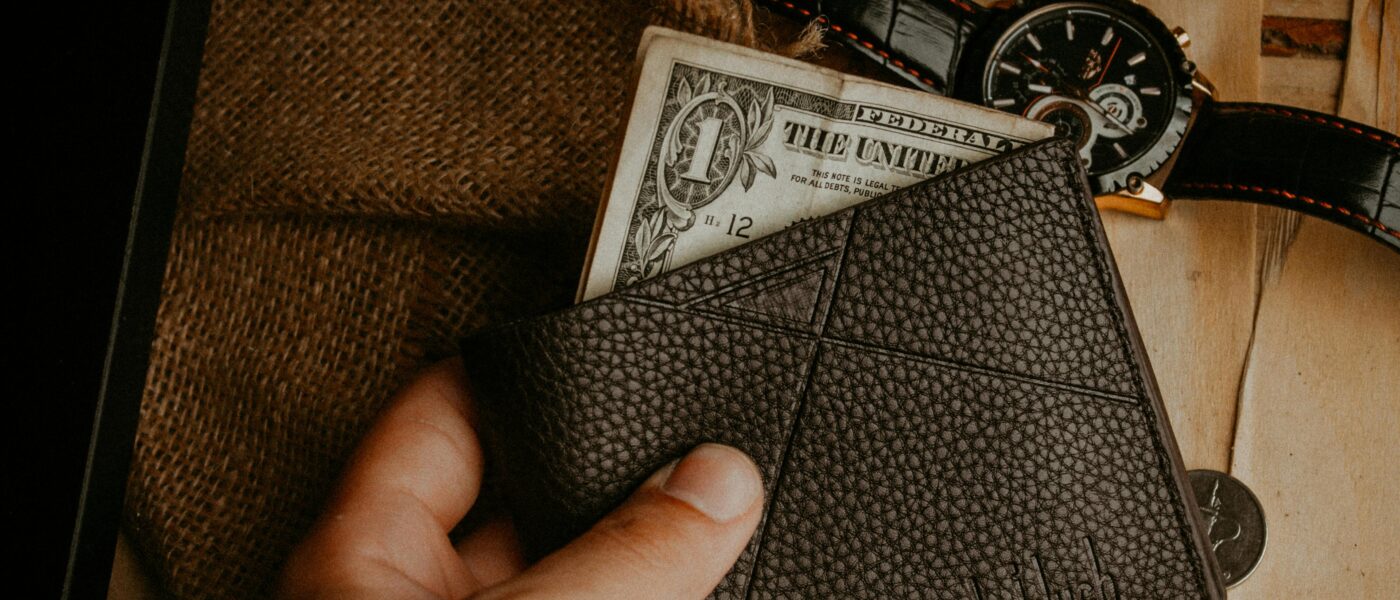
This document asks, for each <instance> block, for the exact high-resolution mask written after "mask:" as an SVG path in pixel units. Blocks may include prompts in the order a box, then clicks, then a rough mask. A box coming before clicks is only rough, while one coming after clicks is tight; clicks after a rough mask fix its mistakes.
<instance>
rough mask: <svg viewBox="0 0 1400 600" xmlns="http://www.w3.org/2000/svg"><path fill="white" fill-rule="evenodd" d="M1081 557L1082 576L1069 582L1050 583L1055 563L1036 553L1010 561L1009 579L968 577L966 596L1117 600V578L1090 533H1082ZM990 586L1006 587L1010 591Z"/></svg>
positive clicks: (1016, 599)
mask: <svg viewBox="0 0 1400 600" xmlns="http://www.w3.org/2000/svg"><path fill="white" fill-rule="evenodd" d="M1083 559H1084V562H1083V564H1081V565H1079V567H1080V569H1078V570H1079V571H1080V572H1081V573H1083V577H1082V578H1081V579H1078V580H1070V582H1069V584H1068V585H1055V584H1053V583H1051V580H1052V579H1054V577H1053V575H1052V573H1053V571H1054V565H1051V564H1048V563H1047V562H1046V561H1045V559H1043V558H1041V556H1040V554H1039V553H1037V554H1032V555H1031V556H1029V557H1027V559H1026V561H1025V564H1018V565H1012V568H1013V569H1014V573H1013V575H1012V577H1011V579H1010V580H1003V581H995V582H992V581H988V582H987V583H983V580H982V579H979V578H977V577H970V578H968V581H967V586H968V589H969V596H968V597H969V598H972V599H974V600H1002V599H1006V600H1042V599H1044V600H1052V599H1053V600H1118V599H1119V598H1120V596H1119V594H1118V582H1117V581H1115V580H1114V578H1113V576H1112V575H1109V574H1107V573H1105V572H1104V569H1103V561H1102V560H1100V558H1099V549H1098V545H1097V544H1095V543H1094V538H1093V537H1091V536H1084V556H1083ZM991 584H995V585H991ZM989 589H1002V590H1009V595H1008V594H1007V593H995V592H990V591H988V590H989Z"/></svg>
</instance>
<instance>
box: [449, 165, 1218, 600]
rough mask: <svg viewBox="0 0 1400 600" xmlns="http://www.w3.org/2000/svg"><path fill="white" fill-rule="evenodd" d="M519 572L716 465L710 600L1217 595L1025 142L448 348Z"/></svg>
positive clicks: (1087, 247)
mask: <svg viewBox="0 0 1400 600" xmlns="http://www.w3.org/2000/svg"><path fill="white" fill-rule="evenodd" d="M462 352H463V355H464V356H463V357H464V362H465V364H466V366H467V370H468V375H469V376H470V377H471V379H472V381H473V385H474V386H475V387H476V393H477V401H478V403H479V410H480V415H481V423H482V428H483V436H484V440H485V444H486V448H487V451H488V452H489V454H490V457H491V460H492V461H493V463H492V464H493V465H494V467H495V468H499V469H500V473H499V475H500V478H499V480H498V481H499V482H500V492H501V493H502V494H503V499H504V500H505V502H506V504H507V506H509V507H510V510H511V511H512V512H513V516H514V519H515V523H516V524H517V526H518V528H519V530H520V534H521V537H522V541H523V543H524V544H525V546H526V548H527V549H528V551H529V552H530V553H531V554H532V555H533V556H539V555H542V554H544V553H546V552H548V551H550V550H552V549H555V548H557V547H559V546H561V545H563V544H565V543H566V542H567V541H569V540H570V539H572V538H573V537H575V536H577V535H578V534H579V533H581V532H583V531H584V530H585V529H586V528H588V527H589V526H590V525H591V524H592V523H594V522H596V521H597V520H598V519H599V518H600V517H602V516H603V515H604V514H606V513H607V512H608V511H610V510H611V509H613V508H614V507H616V506H617V505H618V504H619V503H620V502H621V501H622V500H623V499H625V498H626V496H627V495H628V494H629V493H630V492H631V490H633V489H635V487H636V486H637V485H639V484H640V483H641V482H642V481H643V480H644V479H645V478H646V477H647V476H648V475H649V474H650V473H652V472H653V471H654V470H655V469H657V468H659V467H661V466H663V465H664V464H666V463H667V462H669V461H671V460H673V459H676V458H678V457H680V456H682V455H683V454H684V453H685V452H686V451H688V450H689V449H690V448H692V447H694V446H695V445H697V444H699V443H702V442H707V441H713V442H720V443H725V444H730V445H733V446H736V447H738V448H740V449H742V450H744V451H745V452H748V453H749V454H750V455H751V456H752V457H753V458H754V460H755V461H756V462H757V464H758V465H759V467H760V470H761V472H762V473H763V476H764V482H765V490H766V496H765V498H766V500H765V503H766V504H765V516H764V519H763V522H762V523H761V524H760V525H759V529H758V532H757V533H756V534H755V536H754V538H753V540H752V541H751V542H750V544H749V546H748V548H747V549H746V550H745V552H744V553H743V555H742V556H741V558H740V559H739V561H738V563H737V564H736V566H735V568H734V570H733V571H731V572H730V573H729V574H728V575H727V576H726V577H725V579H724V580H723V581H722V582H721V584H720V585H719V587H718V588H717V589H716V590H715V593H714V596H715V597H717V598H906V597H908V598H976V599H982V600H987V599H991V598H1026V599H1030V598H1062V597H1063V598H1069V597H1073V598H1084V599H1088V598H1223V597H1224V592H1223V587H1222V585H1221V583H1220V581H1219V577H1218V575H1217V574H1216V568H1215V566H1214V563H1213V560H1214V558H1213V556H1212V555H1211V553H1210V551H1209V549H1208V546H1207V543H1206V540H1205V538H1204V537H1203V530H1202V527H1201V524H1200V523H1199V521H1198V511H1197V508H1196V506H1195V504H1194V500H1193V498H1192V497H1191V495H1190V494H1189V493H1187V490H1189V487H1188V485H1189V484H1188V483H1187V480H1186V478H1185V475H1184V473H1183V470H1182V466H1181V459H1180V456H1179V454H1178V452H1177V450H1176V447H1175V443H1174V440H1173V438H1172V435H1171V430H1170V427H1169V425H1168V423H1167V419H1166V415H1165V414H1164V411H1163V408H1162V404H1161V400H1160V398H1159V396H1158V392H1157V387H1156V383H1155V381H1154V380H1153V377H1152V373H1151V369H1150V367H1149V365H1148V363H1147V358H1146V354H1145V352H1144V350H1143V347H1142V343H1141V341H1140V340H1139V339H1138V337H1137V334H1136V328H1135V325H1134V323H1133V321H1132V317H1131V313H1130V310H1129V308H1128V305H1127V302H1126V300H1125V298H1124V294H1123V289H1122V286H1121V284H1120V282H1119V280H1118V276H1117V271H1116V269H1115V267H1114V265H1113V262H1112V258H1111V256H1110V254H1109V252H1108V249H1107V246H1106V243H1105V241H1104V237H1103V232H1102V228H1101V225H1100V224H1099V221H1098V217H1097V213H1096V212H1095V209H1094V203H1093V199H1092V198H1091V197H1090V194H1089V190H1088V182H1087V179H1086V176H1085V175H1084V173H1083V170H1082V168H1081V166H1080V163H1079V161H1078V159H1077V156H1076V154H1075V152H1074V150H1073V148H1072V146H1071V145H1070V144H1069V143H1068V142H1067V141H1064V140H1050V141H1046V142H1039V143H1036V144H1032V145H1029V146H1026V147H1024V148H1021V149H1018V150H1015V151H1012V152H1009V153H1007V154H1005V155H1002V156H1000V157H996V158H993V159H990V160H987V161H983V162H981V163H978V164H975V165H972V166H969V167H966V168H964V169H961V170H959V171H956V172H953V173H950V174H947V175H945V176H941V177H938V178H935V179H932V180H929V181H928V182H925V183H922V184H918V185H915V186H913V187H910V188H906V189H903V190H899V191H896V192H894V193H892V194H890V195H887V196H885V197H882V198H878V199H875V200H871V201H869V202H867V203H864V204H861V205H857V206H855V207H853V208H851V209H847V210H845V211H842V212H839V213H836V214H833V215H831V216H829V217H825V218H822V219H817V220H814V221H809V222H805V223H801V224H798V225H796V226H794V227H792V228H790V229H787V230H784V231H782V232H779V233H777V234H774V235H771V236H768V237H765V238H762V239H759V240H755V241H753V242H750V243H748V244H745V245H743V246H739V247H737V248H734V249H732V250H729V251H726V252H724V253H722V254H719V255H716V256H713V257H711V258H708V259H705V260H702V261H699V262H696V263H692V264H690V265H687V266H685V267H683V268H681V269H678V270H676V271H673V272H671V273H667V274H663V275H661V276H658V277H656V278H654V279H650V280H646V281H643V282H641V283H639V284H636V285H634V286H632V287H630V288H627V289H623V290H620V291H617V292H614V293H612V294H608V295H605V296H602V297H600V298H597V299H595V300H591V301H588V302H584V303H582V304H579V305H577V306H574V307H572V308H568V309H565V310H563V311H561V312H557V313H553V314H549V315H545V316H543V317H539V318H536V319H532V320H528V321H524V322H518V323H514V324H509V325H505V326H501V327H498V328H494V329H489V330H486V331H482V332H479V333H477V334H474V335H472V336H470V337H468V338H467V339H465V340H464V341H463V342H462Z"/></svg>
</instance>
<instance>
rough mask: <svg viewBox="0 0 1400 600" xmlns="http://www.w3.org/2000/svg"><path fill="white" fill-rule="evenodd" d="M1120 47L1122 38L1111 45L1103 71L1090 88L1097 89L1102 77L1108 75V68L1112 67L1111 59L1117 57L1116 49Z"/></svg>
mask: <svg viewBox="0 0 1400 600" xmlns="http://www.w3.org/2000/svg"><path fill="white" fill-rule="evenodd" d="M1122 45H1123V38H1122V37H1119V38H1118V41H1117V42H1115V43H1114V44H1113V52H1110V53H1108V62H1105V63H1104V64H1103V70H1101V71H1099V80H1098V81H1095V82H1094V85H1093V86H1091V87H1099V84H1100V83H1103V77H1104V75H1108V68H1109V67H1111V66H1113V57H1115V56H1118V47H1119V46H1122Z"/></svg>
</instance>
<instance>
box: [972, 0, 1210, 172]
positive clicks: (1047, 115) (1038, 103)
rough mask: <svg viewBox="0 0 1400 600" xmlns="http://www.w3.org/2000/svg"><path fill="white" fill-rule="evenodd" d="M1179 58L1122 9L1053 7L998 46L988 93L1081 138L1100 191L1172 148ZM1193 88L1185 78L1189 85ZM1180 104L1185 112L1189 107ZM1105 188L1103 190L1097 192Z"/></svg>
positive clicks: (1148, 168)
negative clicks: (1168, 145)
mask: <svg viewBox="0 0 1400 600" xmlns="http://www.w3.org/2000/svg"><path fill="white" fill-rule="evenodd" d="M1177 68H1179V63H1178V64H1172V63H1169V61H1168V57H1167V54H1166V53H1165V52H1163V50H1162V48H1161V47H1160V46H1159V45H1158V44H1157V43H1155V42H1154V41H1153V38H1152V37H1151V36H1150V35H1148V34H1147V33H1145V32H1144V30H1143V27H1142V26H1141V25H1139V24H1138V23H1137V22H1136V21H1134V20H1133V19H1131V18H1129V17H1128V16H1126V15H1122V14H1119V13H1117V12H1116V11H1114V10H1113V9H1112V8H1110V7H1106V6H1101V5H1083V4H1066V5H1052V6H1049V7H1046V8H1045V9H1041V10H1038V11H1034V12H1032V13H1030V14H1028V15H1027V16H1026V17H1024V18H1022V19H1021V20H1020V21H1018V22H1016V23H1015V24H1014V25H1013V26H1012V27H1011V28H1010V29H1009V30H1008V31H1007V32H1006V33H1005V34H1004V35H1003V36H1002V37H1001V39H1000V40H999V41H998V42H997V44H996V45H995V47H994V48H993V50H992V52H991V55H990V59H989V62H988V63H987V65H986V68H985V70H984V71H983V72H984V75H983V78H984V80H983V85H982V88H983V89H982V98H983V100H984V101H985V102H986V104H987V105H989V106H992V107H994V108H997V109H1001V110H1005V111H1009V112H1015V113H1020V114H1022V115H1025V116H1027V117H1030V118H1033V119H1039V120H1042V121H1047V122H1050V123H1054V124H1056V125H1057V126H1059V128H1060V131H1061V133H1062V135H1067V136H1069V137H1070V138H1072V139H1075V140H1078V141H1079V143H1080V157H1081V159H1082V160H1083V161H1084V163H1085V167H1086V169H1088V171H1089V173H1090V175H1091V176H1094V177H1095V179H1096V180H1097V183H1098V184H1099V187H1101V188H1106V189H1117V188H1121V187H1123V186H1124V183H1125V181H1126V178H1127V176H1128V175H1129V171H1131V172H1132V173H1137V174H1139V175H1144V176H1145V175H1146V174H1148V173H1150V172H1152V171H1154V170H1155V169H1156V168H1157V167H1158V166H1160V165H1161V163H1162V161H1164V160H1165V159H1166V156H1167V155H1168V154H1169V153H1170V150H1171V149H1172V148H1167V149H1166V151H1165V152H1162V151H1160V145H1161V144H1160V142H1161V141H1162V140H1163V138H1164V137H1173V136H1169V135H1167V134H1168V133H1175V136H1174V139H1171V140H1170V143H1171V146H1172V147H1173V148H1174V147H1175V144H1176V142H1177V141H1179V140H1180V131H1175V132H1171V131H1169V130H1171V129H1173V128H1174V126H1175V124H1176V123H1177V122H1179V121H1180V119H1179V118H1178V115H1177V114H1176V113H1177V112H1178V111H1182V112H1186V111H1189V110H1190V100H1189V97H1186V98H1184V102H1183V101H1182V100H1183V96H1185V95H1186V94H1188V93H1189V87H1187V88H1185V89H1183V88H1182V87H1181V86H1180V84H1179V83H1177V81H1178V79H1177V77H1176V69H1177ZM1187 85H1188V86H1189V84H1187ZM1183 105H1184V108H1183ZM1101 191H1102V190H1101Z"/></svg>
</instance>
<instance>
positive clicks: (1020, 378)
mask: <svg viewBox="0 0 1400 600" xmlns="http://www.w3.org/2000/svg"><path fill="white" fill-rule="evenodd" d="M824 341H827V342H830V343H831V344H832V345H833V346H840V347H842V348H851V349H858V350H862V351H865V352H870V353H871V354H883V355H885V356H889V357H893V358H898V359H902V360H908V361H911V362H919V363H930V364H932V365H935V366H938V367H942V368H944V369H949V370H953V371H961V372H963V373H971V374H975V375H982V376H984V377H993V378H1005V379H1010V380H1013V381H1017V382H1020V383H1024V384H1029V385H1033V386H1036V387H1040V388H1048V389H1053V390H1059V391H1062V392H1070V393H1074V394H1081V395H1085V396H1093V397H1095V398H1098V399H1099V400H1106V401H1109V402H1117V403H1120V404H1133V405H1136V404H1137V403H1138V402H1139V399H1137V398H1133V397H1131V396H1126V395H1121V394H1114V393H1112V392H1106V391H1103V390H1099V389H1095V388H1091V387H1084V386H1078V385H1074V384H1068V383H1060V382H1057V381H1050V380H1047V379H1040V378H1037V377H1033V376H1030V375H1025V374H1022V373H1014V372H1010V371H1002V370H1000V369H993V368H989V367H983V366H979V365H973V364H968V363H962V362H958V361H955V360H950V359H948V358H943V357H934V356H928V355H925V354H920V353H918V352H908V351H905V350H898V349H895V348H886V347H881V346H872V345H869V344H865V343H861V342H856V341H852V340H848V339H843V338H824Z"/></svg>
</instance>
